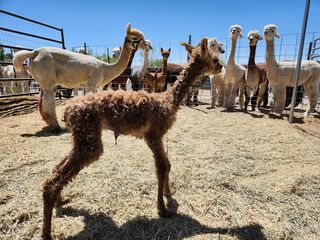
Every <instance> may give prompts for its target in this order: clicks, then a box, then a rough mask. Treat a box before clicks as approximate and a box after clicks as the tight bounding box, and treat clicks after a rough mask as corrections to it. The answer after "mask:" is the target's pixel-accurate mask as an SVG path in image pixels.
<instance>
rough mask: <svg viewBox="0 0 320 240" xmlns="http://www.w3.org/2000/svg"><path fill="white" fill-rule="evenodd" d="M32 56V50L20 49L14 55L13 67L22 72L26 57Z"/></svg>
mask: <svg viewBox="0 0 320 240" xmlns="http://www.w3.org/2000/svg"><path fill="white" fill-rule="evenodd" d="M33 56H34V52H33V51H27V50H21V51H19V52H17V53H16V54H15V55H14V58H13V67H14V69H15V70H16V71H17V72H23V71H24V70H25V68H24V66H23V63H24V61H25V60H26V59H27V58H31V57H33Z"/></svg>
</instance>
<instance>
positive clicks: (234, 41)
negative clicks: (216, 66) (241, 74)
mask: <svg viewBox="0 0 320 240" xmlns="http://www.w3.org/2000/svg"><path fill="white" fill-rule="evenodd" d="M236 47H237V38H232V44H231V51H230V55H229V58H228V62H227V65H230V64H232V65H234V64H235V62H234V58H235V55H236Z"/></svg>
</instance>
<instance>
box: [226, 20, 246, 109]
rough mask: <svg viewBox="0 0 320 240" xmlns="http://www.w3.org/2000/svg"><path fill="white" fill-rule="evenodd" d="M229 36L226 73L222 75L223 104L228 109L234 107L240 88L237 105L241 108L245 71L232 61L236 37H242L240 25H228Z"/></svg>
mask: <svg viewBox="0 0 320 240" xmlns="http://www.w3.org/2000/svg"><path fill="white" fill-rule="evenodd" d="M229 35H230V38H231V41H232V45H231V51H230V55H229V58H228V61H227V65H226V67H225V68H226V73H225V75H224V84H225V85H224V86H225V91H224V102H223V105H224V106H225V107H226V108H227V109H228V110H233V109H234V104H235V99H236V95H237V90H238V88H240V96H239V105H240V108H243V102H244V101H243V100H244V99H243V95H244V93H243V87H244V81H245V73H246V69H245V68H244V67H243V66H241V65H239V64H236V63H235V61H234V58H235V53H236V46H237V39H238V37H240V38H242V27H241V26H239V25H232V26H231V27H230V33H229Z"/></svg>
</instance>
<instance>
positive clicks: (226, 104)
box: [223, 83, 232, 108]
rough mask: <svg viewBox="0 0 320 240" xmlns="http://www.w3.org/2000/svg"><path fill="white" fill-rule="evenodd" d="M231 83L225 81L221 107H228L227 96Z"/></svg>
mask: <svg viewBox="0 0 320 240" xmlns="http://www.w3.org/2000/svg"><path fill="white" fill-rule="evenodd" d="M231 87H232V85H231V84H229V83H227V84H226V85H225V88H224V98H223V107H225V108H228V106H229V96H230V92H231Z"/></svg>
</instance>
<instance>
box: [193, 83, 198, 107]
mask: <svg viewBox="0 0 320 240" xmlns="http://www.w3.org/2000/svg"><path fill="white" fill-rule="evenodd" d="M198 95H199V87H198V86H197V87H195V88H194V89H193V103H194V105H195V106H198V105H199V101H198Z"/></svg>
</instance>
